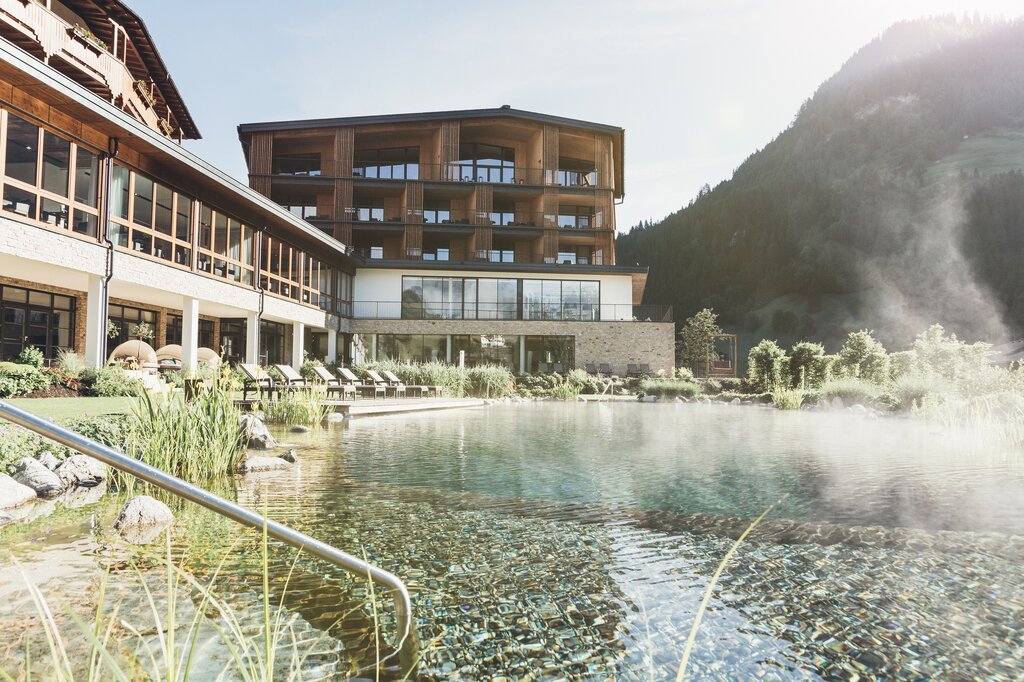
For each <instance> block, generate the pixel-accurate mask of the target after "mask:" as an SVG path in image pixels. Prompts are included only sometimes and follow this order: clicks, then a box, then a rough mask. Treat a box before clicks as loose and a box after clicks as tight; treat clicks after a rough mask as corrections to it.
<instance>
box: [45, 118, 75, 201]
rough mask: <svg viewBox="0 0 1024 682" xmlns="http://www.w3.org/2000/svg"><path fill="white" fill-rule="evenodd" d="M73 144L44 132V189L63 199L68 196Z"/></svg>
mask: <svg viewBox="0 0 1024 682" xmlns="http://www.w3.org/2000/svg"><path fill="white" fill-rule="evenodd" d="M70 170H71V143H70V142H69V141H68V140H65V139H64V138H61V137H57V136H56V135H54V134H53V133H51V132H49V131H44V132H43V189H44V190H46V191H47V192H51V193H53V194H59V195H61V196H62V197H66V196H67V195H68V173H69V171H70Z"/></svg>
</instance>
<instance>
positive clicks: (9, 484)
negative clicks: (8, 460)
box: [0, 474, 36, 509]
mask: <svg viewBox="0 0 1024 682" xmlns="http://www.w3.org/2000/svg"><path fill="white" fill-rule="evenodd" d="M34 499H36V491H35V490H33V489H32V488H29V487H28V486H27V485H23V484H21V483H18V482H17V481H16V480H14V479H13V478H11V477H10V476H8V475H7V474H0V509H16V508H18V507H20V506H22V505H25V504H28V503H29V502H31V501H32V500H34Z"/></svg>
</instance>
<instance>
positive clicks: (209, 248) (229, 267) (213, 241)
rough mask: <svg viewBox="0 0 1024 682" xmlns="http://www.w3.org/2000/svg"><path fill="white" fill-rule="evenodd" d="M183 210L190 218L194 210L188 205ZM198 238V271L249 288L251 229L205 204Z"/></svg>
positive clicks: (252, 237)
mask: <svg viewBox="0 0 1024 682" xmlns="http://www.w3.org/2000/svg"><path fill="white" fill-rule="evenodd" d="M182 210H183V211H185V210H187V215H188V216H189V217H191V214H192V211H193V210H194V208H193V207H192V206H187V207H185V208H183V209H182ZM197 238H198V245H199V248H198V249H197V250H196V269H197V270H199V271H201V272H207V273H210V274H212V275H214V276H215V277H221V278H223V279H226V280H229V281H232V282H236V283H239V284H244V285H252V283H253V281H254V279H253V277H254V274H253V273H254V271H255V263H254V262H253V261H254V258H255V251H254V246H253V240H254V239H255V231H254V230H253V228H252V227H251V226H249V225H246V224H245V223H243V222H241V221H240V220H238V219H236V218H233V217H231V216H229V215H227V214H226V213H224V212H222V211H219V210H217V209H215V208H212V207H210V206H207V205H205V204H204V205H203V206H202V208H201V209H200V211H199V234H198V235H197Z"/></svg>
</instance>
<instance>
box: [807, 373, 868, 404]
mask: <svg viewBox="0 0 1024 682" xmlns="http://www.w3.org/2000/svg"><path fill="white" fill-rule="evenodd" d="M821 397H822V398H824V399H826V400H832V399H833V398H842V400H843V402H844V403H845V404H847V405H871V404H872V403H875V402H876V401H878V399H879V398H881V397H882V389H881V388H879V387H878V386H876V385H875V384H872V383H871V382H869V381H865V380H863V379H857V378H852V377H850V378H843V379H833V380H832V381H829V382H828V383H826V384H825V385H823V386H822V387H821Z"/></svg>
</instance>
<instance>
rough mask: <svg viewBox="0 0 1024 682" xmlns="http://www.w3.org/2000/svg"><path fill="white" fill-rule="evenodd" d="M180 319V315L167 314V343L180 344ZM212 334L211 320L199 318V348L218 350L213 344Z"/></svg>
mask: <svg viewBox="0 0 1024 682" xmlns="http://www.w3.org/2000/svg"><path fill="white" fill-rule="evenodd" d="M182 326H183V325H182V319H181V315H168V316H167V343H169V344H171V343H176V344H178V345H179V346H180V345H181V340H182V338H183V336H182ZM214 344H215V340H214V334H213V320H204V319H202V318H200V320H199V347H200V348H212V349H213V350H218V349H217V347H216V346H215V345H214Z"/></svg>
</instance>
